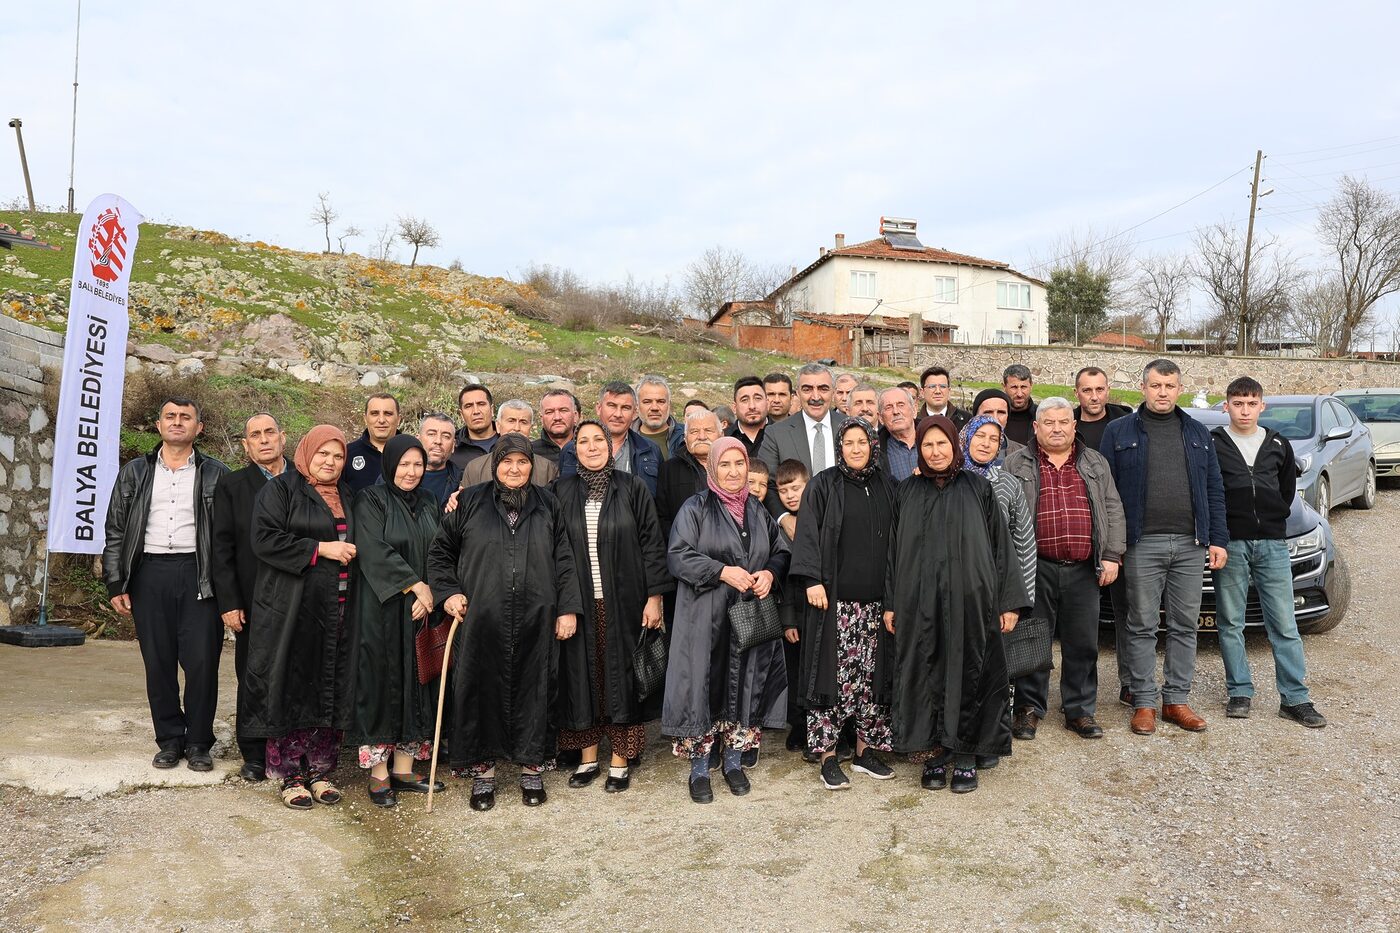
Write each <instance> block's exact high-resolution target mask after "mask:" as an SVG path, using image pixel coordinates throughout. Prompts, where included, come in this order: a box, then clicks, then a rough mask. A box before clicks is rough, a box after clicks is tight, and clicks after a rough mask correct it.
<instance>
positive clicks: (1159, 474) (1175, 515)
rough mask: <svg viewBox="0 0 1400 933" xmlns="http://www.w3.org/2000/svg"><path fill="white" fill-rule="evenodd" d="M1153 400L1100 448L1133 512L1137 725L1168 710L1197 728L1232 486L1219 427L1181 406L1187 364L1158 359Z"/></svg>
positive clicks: (1148, 377)
mask: <svg viewBox="0 0 1400 933" xmlns="http://www.w3.org/2000/svg"><path fill="white" fill-rule="evenodd" d="M1142 394H1143V403H1142V406H1141V407H1140V408H1138V410H1137V411H1135V412H1134V413H1133V414H1131V415H1128V416H1127V417H1125V418H1119V419H1118V420H1117V421H1113V422H1111V423H1110V424H1109V425H1108V428H1107V430H1105V431H1104V435H1103V443H1102V444H1100V446H1099V452H1100V453H1101V454H1103V455H1104V458H1105V459H1106V460H1108V465H1109V467H1110V468H1111V469H1112V470H1113V479H1114V482H1115V483H1117V485H1118V494H1119V495H1120V496H1121V497H1122V499H1123V512H1124V514H1125V515H1126V516H1127V525H1128V550H1127V554H1126V556H1125V557H1124V570H1125V572H1126V574H1127V578H1128V622H1127V625H1126V627H1125V631H1124V635H1123V645H1124V648H1125V649H1126V653H1127V668H1128V677H1129V687H1130V689H1131V691H1132V704H1133V721H1132V729H1133V731H1134V732H1135V733H1137V734H1138V735H1151V734H1152V733H1153V732H1155V731H1157V705H1158V702H1159V701H1160V702H1161V704H1162V718H1163V719H1164V720H1166V721H1167V722H1170V723H1174V724H1175V725H1177V726H1180V727H1181V728H1182V729H1186V730H1187V731H1190V732H1201V731H1203V730H1204V729H1205V728H1206V721H1205V720H1204V719H1202V718H1201V717H1200V716H1199V715H1197V714H1196V712H1195V710H1193V709H1191V707H1190V706H1189V705H1188V704H1187V699H1188V698H1189V697H1190V694H1191V683H1192V681H1193V680H1194V679H1195V675H1196V633H1197V628H1198V626H1199V625H1200V612H1201V569H1202V567H1203V565H1205V564H1206V563H1207V562H1209V565H1210V569H1211V570H1219V569H1220V568H1221V567H1224V566H1225V560H1226V545H1227V544H1228V543H1229V532H1228V531H1227V530H1226V522H1225V489H1224V486H1223V485H1222V483H1221V478H1220V462H1219V460H1218V459H1217V458H1216V453H1215V445H1214V444H1213V443H1211V437H1210V432H1208V431H1207V430H1206V429H1205V428H1204V427H1203V426H1202V425H1201V423H1200V422H1198V421H1196V420H1195V419H1194V418H1191V417H1188V416H1187V415H1185V414H1183V413H1182V412H1181V411H1180V410H1179V409H1178V408H1177V407H1176V400H1177V397H1178V396H1179V395H1180V394H1181V369H1180V367H1178V366H1177V365H1176V364H1175V363H1173V362H1172V361H1171V360H1153V361H1152V362H1151V363H1148V364H1147V368H1146V369H1144V370H1143V373H1142ZM1163 596H1165V597H1166V601H1165V605H1166V618H1165V623H1166V658H1165V660H1164V661H1163V665H1162V668H1163V670H1162V673H1163V680H1164V683H1163V684H1162V685H1161V686H1159V685H1158V683H1157V628H1158V626H1159V625H1161V624H1162V622H1163V621H1164V620H1163V619H1162V614H1161V613H1160V611H1159V609H1160V607H1161V606H1162V605H1163V604H1164V603H1163Z"/></svg>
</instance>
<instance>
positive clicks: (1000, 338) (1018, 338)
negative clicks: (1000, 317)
mask: <svg viewBox="0 0 1400 933" xmlns="http://www.w3.org/2000/svg"><path fill="white" fill-rule="evenodd" d="M1025 342H1026V335H1025V334H1023V333H1021V332H1020V331H1019V330H999V331H997V343H1025Z"/></svg>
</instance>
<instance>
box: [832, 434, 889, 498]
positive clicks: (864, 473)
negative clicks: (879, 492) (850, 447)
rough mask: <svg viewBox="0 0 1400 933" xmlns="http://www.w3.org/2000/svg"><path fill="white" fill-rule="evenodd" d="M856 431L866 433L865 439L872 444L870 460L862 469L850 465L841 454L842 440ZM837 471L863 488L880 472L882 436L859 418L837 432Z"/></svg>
mask: <svg viewBox="0 0 1400 933" xmlns="http://www.w3.org/2000/svg"><path fill="white" fill-rule="evenodd" d="M855 430H861V431H864V432H865V439H866V440H867V441H869V442H870V459H869V460H867V461H866V462H865V466H863V467H861V468H860V469H856V468H855V467H853V466H851V465H850V464H848V463H847V462H846V458H845V456H844V455H843V454H842V452H841V439H842V438H844V437H845V436H846V432H848V431H855ZM836 469H838V470H840V471H841V475H842V476H844V477H846V479H849V480H852V481H854V482H857V483H860V484H861V485H862V486H863V485H865V484H866V483H868V482H870V480H871V477H873V476H874V475H875V474H876V473H878V472H879V471H880V435H879V434H877V433H876V432H875V429H874V428H872V427H871V426H870V425H868V424H866V423H865V422H864V421H862V420H860V419H859V418H852V419H851V420H850V421H847V422H846V423H845V424H843V425H841V430H839V431H837V432H836Z"/></svg>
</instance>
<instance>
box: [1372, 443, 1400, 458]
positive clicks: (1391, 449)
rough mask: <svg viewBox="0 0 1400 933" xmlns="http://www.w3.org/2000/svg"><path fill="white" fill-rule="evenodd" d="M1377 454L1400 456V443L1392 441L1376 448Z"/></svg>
mask: <svg viewBox="0 0 1400 933" xmlns="http://www.w3.org/2000/svg"><path fill="white" fill-rule="evenodd" d="M1376 453H1378V454H1387V455H1389V456H1392V457H1394V456H1400V441H1392V442H1391V443H1389V444H1382V445H1381V446H1379V447H1377V448H1376Z"/></svg>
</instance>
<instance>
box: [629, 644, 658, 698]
mask: <svg viewBox="0 0 1400 933" xmlns="http://www.w3.org/2000/svg"><path fill="white" fill-rule="evenodd" d="M632 679H633V680H634V681H636V684H637V699H638V700H645V699H646V698H647V697H649V696H651V695H652V694H653V693H655V692H656V691H657V690H660V689H661V685H662V684H664V683H665V682H666V635H665V630H664V629H659V628H644V629H642V634H641V635H639V636H637V650H636V651H634V652H633V653H632Z"/></svg>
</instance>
